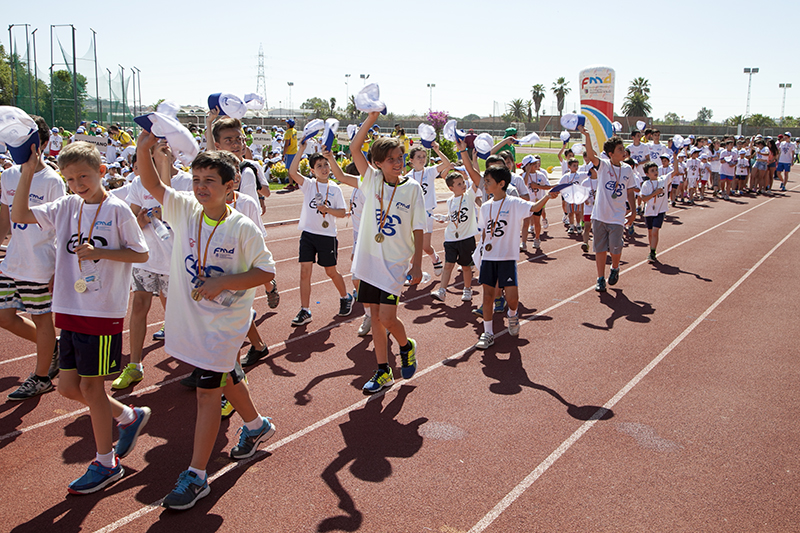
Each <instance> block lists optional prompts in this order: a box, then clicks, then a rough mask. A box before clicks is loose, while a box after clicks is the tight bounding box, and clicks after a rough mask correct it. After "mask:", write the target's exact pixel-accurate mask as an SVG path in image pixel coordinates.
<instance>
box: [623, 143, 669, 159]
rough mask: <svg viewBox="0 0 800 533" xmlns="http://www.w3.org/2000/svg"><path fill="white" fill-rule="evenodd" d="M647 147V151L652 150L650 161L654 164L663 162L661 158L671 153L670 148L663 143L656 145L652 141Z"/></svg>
mask: <svg viewBox="0 0 800 533" xmlns="http://www.w3.org/2000/svg"><path fill="white" fill-rule="evenodd" d="M645 146H647V149H648V150H650V161H653V162H654V163H658V162H659V161H660V160H661V156H662V155H664V154H666V153H668V152H669V148H667V147H666V146H665V145H663V144H661V143H658V144H656V143H654V142H652V141H651V142H649V143H647V144H646V145H645ZM632 153H633V152H631V154H632Z"/></svg>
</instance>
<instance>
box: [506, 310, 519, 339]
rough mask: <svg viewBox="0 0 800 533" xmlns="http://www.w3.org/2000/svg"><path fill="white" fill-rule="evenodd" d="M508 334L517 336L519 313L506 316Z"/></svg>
mask: <svg viewBox="0 0 800 533" xmlns="http://www.w3.org/2000/svg"><path fill="white" fill-rule="evenodd" d="M508 334H509V335H511V336H512V337H519V315H514V316H510V317H508Z"/></svg>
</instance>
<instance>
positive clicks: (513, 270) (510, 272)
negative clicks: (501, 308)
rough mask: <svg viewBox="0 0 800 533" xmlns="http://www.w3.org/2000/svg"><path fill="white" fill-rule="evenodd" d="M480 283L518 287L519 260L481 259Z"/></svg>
mask: <svg viewBox="0 0 800 533" xmlns="http://www.w3.org/2000/svg"><path fill="white" fill-rule="evenodd" d="M478 283H480V284H481V285H488V286H489V287H500V288H503V287H516V286H517V262H516V261H514V260H513V259H512V260H509V261H481V273H480V276H479V277H478Z"/></svg>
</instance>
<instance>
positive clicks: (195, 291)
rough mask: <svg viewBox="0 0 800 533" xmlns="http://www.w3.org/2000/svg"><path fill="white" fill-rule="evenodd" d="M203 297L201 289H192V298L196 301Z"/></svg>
mask: <svg viewBox="0 0 800 533" xmlns="http://www.w3.org/2000/svg"><path fill="white" fill-rule="evenodd" d="M202 299H203V295H202V294H200V289H192V300H194V301H195V302H199V301H200V300H202Z"/></svg>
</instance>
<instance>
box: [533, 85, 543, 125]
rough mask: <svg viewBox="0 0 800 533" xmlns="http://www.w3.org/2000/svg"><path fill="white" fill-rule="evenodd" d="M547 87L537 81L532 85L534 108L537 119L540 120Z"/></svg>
mask: <svg viewBox="0 0 800 533" xmlns="http://www.w3.org/2000/svg"><path fill="white" fill-rule="evenodd" d="M545 92H546V89H545V88H544V85H542V84H541V83H537V84H536V85H534V86H533V87H531V98H532V99H533V108H534V109H535V110H536V120H537V121H538V120H539V109H540V108H541V107H542V100H544V96H545Z"/></svg>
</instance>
